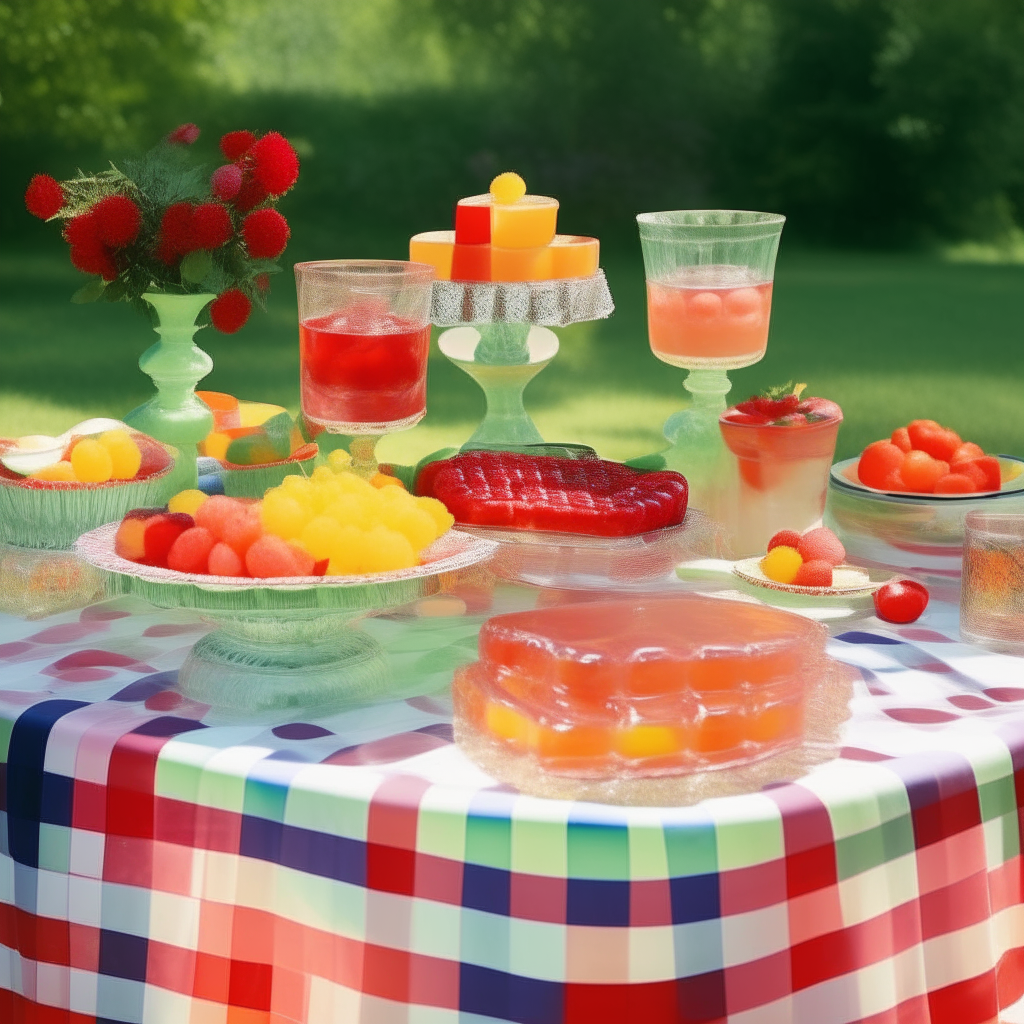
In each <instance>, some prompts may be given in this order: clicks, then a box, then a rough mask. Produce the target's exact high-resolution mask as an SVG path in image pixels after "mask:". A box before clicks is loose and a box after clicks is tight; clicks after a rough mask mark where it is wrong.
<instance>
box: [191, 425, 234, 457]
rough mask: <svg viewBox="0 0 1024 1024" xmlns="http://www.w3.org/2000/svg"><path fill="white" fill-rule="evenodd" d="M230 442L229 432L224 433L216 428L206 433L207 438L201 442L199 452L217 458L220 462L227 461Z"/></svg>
mask: <svg viewBox="0 0 1024 1024" xmlns="http://www.w3.org/2000/svg"><path fill="white" fill-rule="evenodd" d="M230 444H231V438H230V437H228V435H227V434H222V433H221V432H220V431H217V430H215V431H213V432H212V433H210V434H207V435H206V440H204V441H201V442H200V443H199V454H200V455H205V456H207V457H208V458H211V459H217V461H218V462H225V461H227V457H228V446H229V445H230Z"/></svg>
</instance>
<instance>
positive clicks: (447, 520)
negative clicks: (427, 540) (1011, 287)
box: [416, 498, 455, 537]
mask: <svg viewBox="0 0 1024 1024" xmlns="http://www.w3.org/2000/svg"><path fill="white" fill-rule="evenodd" d="M416 504H417V505H418V506H419V507H420V508H421V509H423V510H424V511H425V512H428V513H429V514H430V517H431V519H433V520H434V526H435V527H436V528H437V533H436V535H435V536H436V537H440V536H442V535H443V534H446V533H447V532H448V531H449V530H450V529H451V528H452V527H453V526H454V525H455V516H453V515H452V514H451V512H449V511H448V509H447V508H446V507H445V505H444V502H441V501H438V500H437V498H417V499H416Z"/></svg>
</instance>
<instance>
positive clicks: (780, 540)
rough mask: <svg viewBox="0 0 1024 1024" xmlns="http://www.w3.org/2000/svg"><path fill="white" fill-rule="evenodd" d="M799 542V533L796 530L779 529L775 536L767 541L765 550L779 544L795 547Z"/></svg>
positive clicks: (785, 546) (769, 549)
mask: <svg viewBox="0 0 1024 1024" xmlns="http://www.w3.org/2000/svg"><path fill="white" fill-rule="evenodd" d="M799 543H800V534H799V533H797V532H796V530H779V532H778V533H777V534H775V536H773V537H772V539H771V540H770V541H768V547H767V550H768V551H771V549H772V548H777V547H779V546H780V545H781V546H782V547H784V548H795V547H796V546H797V545H798V544H799Z"/></svg>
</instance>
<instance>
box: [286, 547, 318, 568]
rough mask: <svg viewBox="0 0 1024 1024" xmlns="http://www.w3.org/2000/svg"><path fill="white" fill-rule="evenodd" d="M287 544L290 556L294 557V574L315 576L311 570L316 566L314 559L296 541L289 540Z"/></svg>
mask: <svg viewBox="0 0 1024 1024" xmlns="http://www.w3.org/2000/svg"><path fill="white" fill-rule="evenodd" d="M288 546H289V547H290V548H291V549H292V557H293V558H294V559H295V573H296V575H297V576H315V575H316V573H315V572H314V571H313V570H314V568H315V567H316V559H315V558H314V557H313V556H312V555H311V554H310V553H309V552H308V551H307V550H306V549H305V548H304V547H303V546H302V545H301V544H299V543H298V542H297V541H294V540H293V541H289V542H288Z"/></svg>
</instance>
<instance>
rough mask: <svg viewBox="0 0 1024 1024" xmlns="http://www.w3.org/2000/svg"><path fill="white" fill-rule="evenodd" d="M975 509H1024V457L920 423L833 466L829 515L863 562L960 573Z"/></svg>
mask: <svg viewBox="0 0 1024 1024" xmlns="http://www.w3.org/2000/svg"><path fill="white" fill-rule="evenodd" d="M973 509H980V510H987V511H1000V512H1004V511H1005V512H1024V460H1022V459H1020V458H1016V457H1014V456H1009V455H991V454H987V453H986V452H985V451H983V450H982V448H981V447H980V446H979V445H977V444H975V443H973V442H971V441H965V440H964V439H963V438H962V437H961V436H960V435H959V434H957V433H956V432H955V431H953V430H951V429H949V428H947V427H944V426H942V425H941V424H939V423H937V422H936V421H935V420H913V421H912V422H910V423H908V424H907V425H906V426H903V427H899V428H897V429H896V430H894V431H893V432H892V435H891V436H890V437H889V438H888V439H882V440H879V441H875V442H873V443H872V444H869V445H868V446H867V447H866V448H865V449H864V451H863V452H861V454H860V455H859V456H858V457H857V458H854V459H847V460H845V461H843V462H837V463H836V464H835V465H834V466H833V467H832V473H831V477H830V479H829V495H828V505H827V509H826V514H825V518H826V522H828V523H829V524H830V525H831V526H833V527H834V529H835V530H836V532H837V533H838V534H839V536H840V537H841V538H842V540H843V542H844V543H845V544H846V546H847V548H848V550H849V551H850V552H851V554H853V555H854V557H856V559H857V560H858V561H863V562H871V563H880V564H892V565H899V566H901V567H904V568H906V569H907V570H909V571H920V572H928V571H934V572H937V573H939V574H942V575H958V574H959V554H960V548H961V547H962V544H963V520H964V516H965V515H966V514H967V512H969V511H971V510H973Z"/></svg>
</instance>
